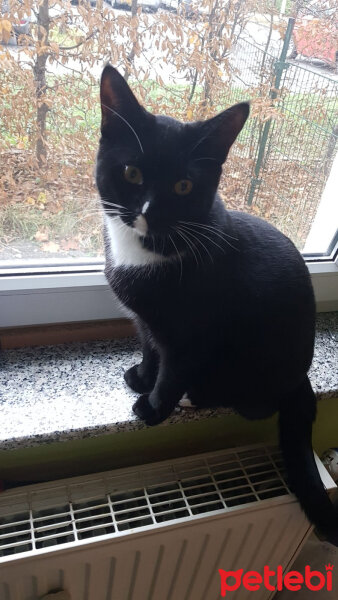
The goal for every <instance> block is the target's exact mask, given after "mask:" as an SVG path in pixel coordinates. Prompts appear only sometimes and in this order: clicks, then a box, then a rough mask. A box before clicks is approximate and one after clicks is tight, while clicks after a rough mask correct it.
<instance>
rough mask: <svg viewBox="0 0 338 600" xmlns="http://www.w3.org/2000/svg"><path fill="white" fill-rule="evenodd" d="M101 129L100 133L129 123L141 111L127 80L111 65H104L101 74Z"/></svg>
mask: <svg viewBox="0 0 338 600" xmlns="http://www.w3.org/2000/svg"><path fill="white" fill-rule="evenodd" d="M100 99H101V111H102V120H101V131H102V134H105V133H109V132H111V131H114V130H119V129H120V128H121V126H122V125H123V124H124V127H128V125H127V123H129V125H131V123H132V122H135V120H136V119H137V117H138V116H139V115H140V113H141V112H142V108H141V106H140V104H139V103H138V101H137V100H136V98H135V96H134V94H133V92H132V91H131V89H130V87H129V85H128V84H127V82H126V81H125V80H124V79H123V77H122V75H120V73H119V72H118V71H117V70H116V69H114V67H112V66H111V65H106V66H105V68H104V69H103V72H102V75H101V85H100Z"/></svg>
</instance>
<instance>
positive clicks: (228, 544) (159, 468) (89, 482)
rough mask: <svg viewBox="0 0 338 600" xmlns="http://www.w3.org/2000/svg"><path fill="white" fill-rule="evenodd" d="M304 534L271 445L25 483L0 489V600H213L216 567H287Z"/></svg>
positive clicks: (243, 594) (242, 597)
mask: <svg viewBox="0 0 338 600" xmlns="http://www.w3.org/2000/svg"><path fill="white" fill-rule="evenodd" d="M319 468H321V467H320V465H319ZM321 475H322V478H323V481H325V482H326V483H328V484H329V485H327V486H326V487H327V488H328V489H333V483H331V480H329V479H325V474H324V475H323V473H321ZM330 486H331V487H330ZM310 531H311V527H310V525H309V523H308V521H307V519H306V517H305V515H304V513H303V512H302V510H301V508H300V506H299V504H298V503H297V502H296V501H295V498H294V496H292V495H291V494H290V492H289V490H288V487H287V483H286V481H285V473H284V467H283V463H282V460H281V455H280V452H279V451H278V450H276V449H275V448H266V447H261V446H259V447H257V446H255V447H250V448H239V449H234V450H228V451H226V450H225V451H219V452H214V453H208V454H205V455H200V456H197V457H188V458H182V459H175V460H173V461H166V462H164V463H158V464H155V465H144V466H141V467H137V468H136V469H132V468H129V469H121V470H118V471H115V472H114V471H112V472H108V473H100V474H97V475H92V476H88V477H78V478H74V479H71V480H65V481H59V482H51V483H46V484H39V485H36V486H27V488H20V489H18V490H15V491H12V492H4V493H3V494H1V495H0V600H36V599H37V598H40V597H42V596H44V595H45V594H46V593H47V592H49V591H56V590H59V589H66V590H67V591H68V593H69V595H70V597H71V599H72V600H98V598H99V599H100V600H206V598H207V599H208V600H218V598H219V597H220V576H219V573H218V570H219V569H226V570H237V569H244V571H248V570H255V571H259V572H262V571H263V568H264V565H266V564H267V565H269V566H270V567H271V569H274V570H275V569H276V566H277V565H281V566H282V567H283V568H284V569H287V568H288V567H289V566H290V564H291V562H292V560H293V558H294V556H295V554H296V553H297V551H298V550H299V548H300V547H301V545H302V543H303V542H304V540H305V539H306V537H307V535H308V534H309V532H310ZM249 594H250V592H247V591H246V590H244V589H243V588H241V590H240V591H238V592H233V593H232V599H233V600H250V598H249ZM270 598H271V593H270V592H268V591H267V590H265V589H264V588H261V589H260V590H257V591H256V592H255V600H270Z"/></svg>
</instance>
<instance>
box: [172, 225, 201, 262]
mask: <svg viewBox="0 0 338 600" xmlns="http://www.w3.org/2000/svg"><path fill="white" fill-rule="evenodd" d="M172 229H173V230H174V231H176V233H177V235H179V236H180V237H181V238H182V240H183V241H184V242H185V244H186V245H187V246H188V248H189V249H190V251H191V253H192V255H193V256H194V258H195V261H196V265H197V266H199V263H198V259H197V256H196V254H195V250H196V252H198V254H199V257H200V259H201V261H202V257H201V253H200V251H199V250H198V248H197V246H195V244H194V243H193V242H192V241H191V239H190V238H189V236H188V234H187V233H183V231H182V230H181V229H180V228H179V227H172ZM194 248H195V250H194ZM202 263H203V261H202Z"/></svg>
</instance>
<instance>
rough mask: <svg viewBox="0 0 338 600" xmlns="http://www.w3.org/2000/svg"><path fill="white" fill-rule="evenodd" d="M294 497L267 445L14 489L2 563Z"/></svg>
mask: <svg viewBox="0 0 338 600" xmlns="http://www.w3.org/2000/svg"><path fill="white" fill-rule="evenodd" d="M126 471H128V472H126ZM82 480H83V481H82ZM288 493H290V492H289V489H288V487H287V484H286V481H285V472H284V467H283V463H282V459H281V455H280V452H279V450H278V449H276V448H266V447H261V446H260V447H256V448H250V449H246V450H242V449H241V450H238V451H234V450H231V451H222V452H218V453H213V454H212V455H205V457H203V456H200V457H196V458H194V457H190V458H188V459H179V460H176V461H172V462H171V463H168V462H166V463H159V466H157V465H156V464H155V465H152V467H151V468H150V467H149V466H147V465H144V466H142V467H139V468H138V469H137V470H135V469H130V470H124V471H123V473H122V472H119V471H115V472H114V471H111V472H109V473H102V474H100V475H99V476H97V475H96V476H92V477H89V478H88V477H87V478H86V480H84V478H77V479H74V480H70V482H68V483H67V482H66V481H63V482H53V484H44V485H41V484H40V485H39V486H29V490H28V491H26V490H25V489H24V488H23V491H22V493H18V491H17V490H16V493H15V502H14V495H13V496H12V501H13V502H14V505H13V503H11V501H10V500H11V496H10V494H8V493H5V494H3V496H2V497H1V498H0V557H7V556H10V555H13V554H18V553H23V552H33V551H34V552H35V553H36V551H37V550H42V549H45V548H48V547H50V546H55V545H60V544H63V545H64V544H68V545H69V544H70V545H71V544H73V543H76V542H77V541H78V540H90V539H92V540H94V539H97V538H99V537H100V536H103V535H106V536H107V535H108V536H110V537H115V536H118V535H120V534H121V533H122V532H123V533H124V534H125V533H128V532H133V531H135V530H137V529H139V528H146V529H148V528H151V527H158V525H159V524H165V523H167V522H170V521H173V520H175V521H180V520H182V519H186V518H187V517H189V518H190V519H191V518H198V517H199V516H200V515H203V516H206V515H207V514H212V513H215V512H219V511H221V512H224V511H229V510H231V509H233V508H234V507H236V508H237V509H238V508H240V507H241V506H244V505H247V504H251V503H257V502H261V501H262V500H266V499H270V498H275V497H280V496H283V495H286V494H288ZM0 562H1V558H0Z"/></svg>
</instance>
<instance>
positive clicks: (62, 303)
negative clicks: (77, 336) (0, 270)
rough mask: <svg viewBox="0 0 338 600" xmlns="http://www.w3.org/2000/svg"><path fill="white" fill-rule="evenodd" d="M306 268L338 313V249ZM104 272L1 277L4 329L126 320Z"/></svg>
mask: <svg viewBox="0 0 338 600" xmlns="http://www.w3.org/2000/svg"><path fill="white" fill-rule="evenodd" d="M306 264H307V266H308V269H309V272H310V275H311V279H312V284H313V287H314V291H315V296H316V305H317V312H327V311H336V310H338V253H337V248H335V251H334V253H332V254H331V257H330V258H329V259H326V260H323V259H322V260H320V259H318V258H317V259H316V258H315V257H313V258H312V259H311V260H308V261H307V262H306ZM74 268H76V272H74ZM103 268H104V264H103V262H102V261H101V262H96V263H95V262H92V263H91V264H89V263H84V264H83V265H82V267H80V265H77V266H76V267H75V266H74V265H73V266H71V264H69V269H70V271H69V272H66V271H65V269H66V266H65V265H64V266H63V267H51V268H50V269H49V272H48V273H42V272H37V273H32V271H31V269H32V267H27V268H26V272H25V274H19V273H18V272H16V273H9V274H8V275H3V276H2V277H1V278H0V328H13V327H19V326H26V327H27V326H34V325H46V324H56V323H70V322H82V321H96V320H106V319H120V318H123V317H125V316H126V315H125V313H124V311H123V308H122V306H121V304H120V302H119V301H118V299H117V298H116V296H115V295H114V294H113V293H112V291H111V289H110V287H109V285H108V282H107V280H106V278H105V275H104V272H103ZM53 269H54V272H53ZM71 269H73V271H72V270H71ZM81 269H82V270H81ZM55 270H56V271H55ZM57 270H62V271H63V272H57ZM40 271H41V268H40Z"/></svg>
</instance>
